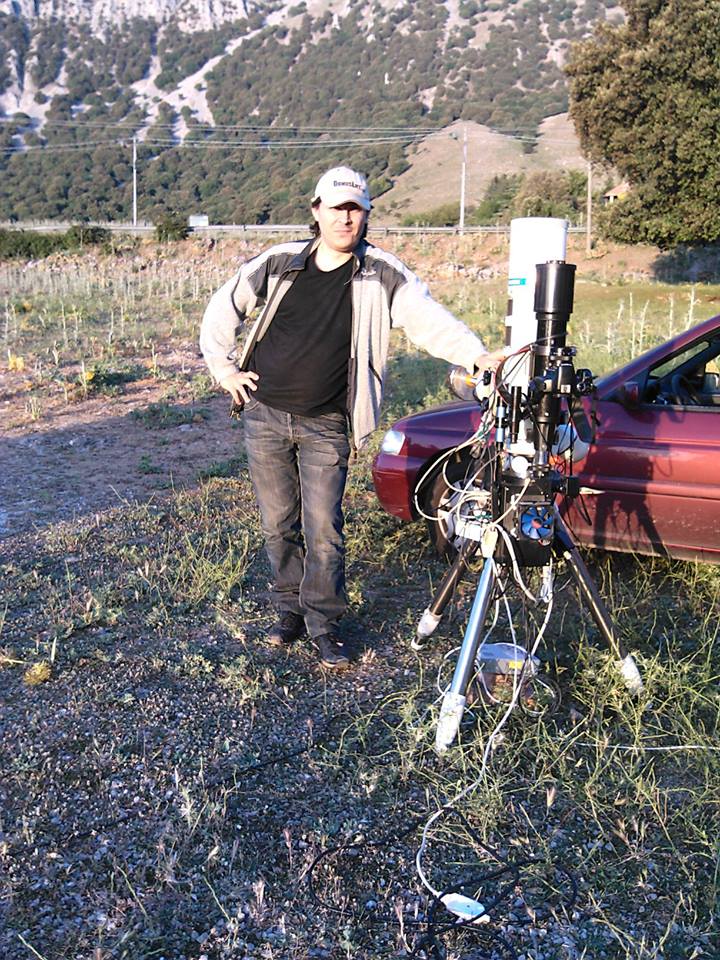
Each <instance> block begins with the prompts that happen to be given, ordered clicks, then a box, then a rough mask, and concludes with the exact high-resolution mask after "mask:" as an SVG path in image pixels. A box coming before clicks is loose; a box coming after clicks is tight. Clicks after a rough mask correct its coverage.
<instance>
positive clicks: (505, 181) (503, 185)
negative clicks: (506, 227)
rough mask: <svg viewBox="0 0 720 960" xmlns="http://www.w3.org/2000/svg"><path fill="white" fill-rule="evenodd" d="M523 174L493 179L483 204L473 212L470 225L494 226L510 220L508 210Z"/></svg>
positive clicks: (502, 175) (507, 174)
mask: <svg viewBox="0 0 720 960" xmlns="http://www.w3.org/2000/svg"><path fill="white" fill-rule="evenodd" d="M522 180H523V178H522V174H512V173H505V174H501V175H500V176H497V177H493V178H492V180H491V181H490V183H489V184H488V186H487V189H486V190H485V196H484V198H483V200H482V202H481V203H480V204H479V206H477V207H476V208H475V210H473V212H472V214H471V216H470V217H469V219H468V223H474V224H492V223H497V222H498V221H499V220H500V221H502V222H505V221H506V220H507V219H508V215H507V214H508V210H509V208H510V204H511V203H512V201H513V199H514V197H515V195H516V193H517V192H518V189H519V187H520V184H521V183H522Z"/></svg>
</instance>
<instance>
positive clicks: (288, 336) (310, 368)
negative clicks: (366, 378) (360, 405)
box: [248, 254, 353, 417]
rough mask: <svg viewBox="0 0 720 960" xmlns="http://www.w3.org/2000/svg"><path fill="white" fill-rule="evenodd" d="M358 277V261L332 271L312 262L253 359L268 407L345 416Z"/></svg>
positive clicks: (310, 414) (312, 414) (258, 392)
mask: <svg viewBox="0 0 720 960" xmlns="http://www.w3.org/2000/svg"><path fill="white" fill-rule="evenodd" d="M352 274H353V259H352V257H351V258H350V260H348V261H347V263H344V264H342V266H340V267H337V268H336V269H335V270H327V271H325V270H319V269H318V267H317V265H316V263H315V256H314V254H313V255H312V256H311V257H309V258H308V261H307V264H306V267H305V269H304V270H302V271H301V272H300V273H299V274H298V276H297V278H296V280H295V281H294V283H293V285H292V286H291V287H290V289H289V290H288V292H287V293H286V294H285V296H284V297H283V299H282V300H281V302H280V305H279V306H278V309H277V313H276V314H275V316H274V317H273V319H272V323H271V324H270V326H269V327H268V329H267V331H266V333H265V336H264V337H263V338H262V340H260V341H259V342H258V344H257V345H256V346H255V349H254V350H253V352H252V355H251V357H250V362H249V365H248V369H249V370H253V371H254V372H255V373H257V374H258V377H259V379H258V381H257V390H256V391H255V392H254V394H253V396H255V397H257V399H258V400H260V401H261V402H262V403H265V404H267V405H268V406H269V407H274V408H275V409H276V410H285V411H286V412H287V413H298V414H301V415H302V416H306V417H319V416H320V415H321V414H323V413H331V412H333V411H338V410H339V411H341V412H343V413H345V411H346V410H347V382H348V363H349V360H350V337H351V331H352V300H351V294H350V288H351V286H352Z"/></svg>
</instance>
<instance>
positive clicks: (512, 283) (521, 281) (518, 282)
mask: <svg viewBox="0 0 720 960" xmlns="http://www.w3.org/2000/svg"><path fill="white" fill-rule="evenodd" d="M526 283H527V280H526V279H525V277H510V279H509V280H508V286H509V287H524V286H525V284H526Z"/></svg>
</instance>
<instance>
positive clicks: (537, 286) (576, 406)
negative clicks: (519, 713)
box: [412, 218, 642, 753]
mask: <svg viewBox="0 0 720 960" xmlns="http://www.w3.org/2000/svg"><path fill="white" fill-rule="evenodd" d="M566 245H567V222H566V221H564V220H556V219H554V218H553V219H551V218H523V219H520V220H514V221H513V222H512V224H511V233H510V269H509V280H508V293H509V300H508V313H507V319H506V345H507V346H508V347H509V350H510V354H509V356H508V357H507V359H506V360H505V361H504V362H503V363H502V364H501V366H500V367H499V368H498V370H497V372H496V374H495V381H494V383H493V382H492V378H491V376H490V375H489V374H487V373H486V374H484V375H482V376H479V377H472V376H468V375H467V374H466V373H465V372H462V373H461V372H460V371H459V368H458V369H456V370H455V371H453V372H452V374H451V386H452V387H453V388H454V389H455V390H456V392H457V393H458V395H461V396H462V397H463V398H464V399H467V398H469V397H470V396H471V397H472V398H473V399H474V400H476V401H477V402H478V404H480V407H481V410H482V412H483V420H482V424H481V427H480V429H479V431H478V433H477V434H476V436H475V438H474V440H472V441H469V442H468V443H469V448H470V465H469V468H468V471H467V474H466V482H465V484H464V485H463V487H462V496H461V497H459V498H458V503H457V505H456V507H455V510H456V516H455V518H454V521H455V532H456V534H457V535H458V536H459V537H460V538H461V540H460V542H461V546H460V549H459V551H458V554H457V557H456V559H455V561H454V563H453V564H452V566H451V567H450V569H449V570H448V572H447V573H446V575H445V576H444V577H443V579H442V581H441V583H440V585H439V587H438V589H437V591H436V593H435V596H434V597H433V599H432V602H431V603H430V605H429V606H428V608H427V609H426V610H425V612H424V613H423V616H422V618H421V620H420V622H419V624H418V626H417V633H416V638H415V640H414V641H413V644H412V645H413V647H414V648H415V649H418V650H419V649H422V648H423V647H425V646H426V645H427V642H428V640H429V638H430V637H431V635H432V634H433V632H434V631H435V629H436V627H437V626H438V624H439V622H440V620H441V618H442V615H443V611H444V610H445V608H446V607H447V604H448V602H449V600H450V598H451V597H452V595H453V593H454V591H455V588H456V586H457V584H458V582H459V581H460V579H461V577H462V576H463V574H464V573H465V572H466V571H467V569H468V567H469V565H470V563H471V561H472V560H473V559H474V558H475V557H477V556H479V557H481V558H482V561H483V562H482V570H481V572H480V576H479V580H478V584H477V589H476V592H475V597H474V600H473V604H472V608H471V611H470V616H469V619H468V623H467V626H466V629H465V633H464V637H463V642H462V645H461V647H460V651H459V654H458V657H457V662H456V665H455V669H454V673H453V678H452V681H451V683H450V685H449V686H448V688H447V689H446V690H445V692H444V696H443V700H442V706H441V709H440V716H439V720H438V725H437V731H436V738H435V749H436V751H437V752H438V753H444V752H445V751H447V749H448V748H449V747H450V745H451V744H452V743H453V741H454V740H455V738H456V737H457V735H458V732H459V730H460V725H461V722H462V718H463V714H464V712H465V708H466V703H467V695H468V687H469V684H470V682H471V680H472V678H473V676H474V675H476V674H478V675H480V676H481V678H484V680H483V682H484V683H485V684H486V683H487V679H486V678H487V676H488V675H491V676H493V677H497V676H499V675H501V674H502V675H504V676H509V677H510V678H511V680H512V685H513V689H514V691H515V692H516V695H517V694H519V693H520V691H521V688H522V686H523V685H524V684H527V683H529V682H530V681H531V680H533V678H536V677H537V672H538V663H539V661H538V660H537V658H536V657H535V656H534V649H536V648H537V643H536V644H535V648H533V649H529V648H526V647H524V646H523V645H521V644H519V643H517V642H516V640H515V638H514V637H513V643H512V644H507V643H501V644H489V643H486V642H484V641H483V636H484V630H483V628H484V624H485V622H486V620H487V619H488V615H489V613H490V610H491V608H492V606H493V604H499V603H500V599H501V597H502V598H505V600H506V596H507V587H508V586H509V584H511V583H512V582H515V583H516V584H518V585H519V587H520V589H521V590H522V591H523V592H524V594H525V595H526V600H527V599H529V600H530V602H531V603H533V604H535V605H537V606H540V607H543V606H544V607H546V608H547V610H548V613H549V609H550V607H551V601H552V592H553V584H554V563H555V561H562V562H564V563H565V564H566V565H567V567H568V569H569V571H570V573H571V574H572V577H573V580H574V581H575V584H576V586H577V588H578V591H579V594H580V596H581V598H582V599H583V601H584V602H585V603H586V604H587V606H588V608H589V610H590V613H591V615H592V617H593V619H594V621H595V623H596V625H597V627H598V629H599V631H600V633H601V635H602V637H603V639H604V640H605V642H606V643H607V645H608V647H609V649H610V651H611V653H612V656H613V658H614V659H615V660H616V661H617V664H618V666H619V669H620V673H621V676H622V678H623V680H624V682H625V684H626V686H627V687H628V689H629V690H630V691H632V692H633V693H638V692H639V691H640V690H642V679H641V677H640V673H639V671H638V668H637V666H636V664H635V661H634V659H633V657H632V656H631V655H630V654H629V653H628V651H627V650H626V649H625V647H624V645H623V643H622V640H621V639H620V637H619V636H618V634H617V632H616V630H615V628H614V626H613V623H612V620H611V617H610V614H609V612H608V610H607V607H606V606H605V604H604V602H603V599H602V597H601V596H600V593H599V591H598V589H597V587H596V585H595V583H594V581H593V579H592V576H591V575H590V572H589V570H588V568H587V566H586V564H585V562H584V561H583V559H582V557H581V555H580V553H579V551H578V549H577V547H576V546H575V544H574V543H573V540H572V537H571V535H570V533H569V531H568V529H567V527H566V526H565V524H564V523H563V520H562V518H561V516H560V513H559V511H558V506H557V500H558V498H559V497H560V496H564V497H575V496H577V495H578V494H579V492H580V490H579V483H578V480H577V478H576V477H574V476H573V475H572V463H573V460H574V459H579V458H580V457H581V456H583V455H584V453H585V452H586V451H587V447H588V445H589V443H590V442H591V441H592V431H591V426H590V423H589V420H588V418H587V415H586V413H585V406H584V402H583V399H584V398H586V397H589V396H591V394H592V393H593V390H594V385H593V376H592V373H591V372H590V371H589V370H587V369H576V368H575V363H574V357H575V354H576V350H575V348H574V347H572V346H568V344H567V333H568V324H569V321H570V317H571V314H572V311H573V300H574V285H575V272H576V267H575V265H574V264H572V263H567V262H566V259H565V255H566ZM467 445H468V444H465V445H464V446H467ZM453 452H455V451H453ZM420 483H422V480H421V481H420ZM529 568H538V569H539V570H540V572H541V581H542V586H541V588H540V590H539V592H538V594H537V596H535V595H534V594H533V593H532V592H531V591H529V590H528V588H527V585H526V584H525V582H524V579H523V571H526V570H528V569H529ZM546 620H547V618H546ZM542 630H544V626H543V628H542ZM542 630H541V633H540V634H539V636H538V638H537V642H538V643H539V640H540V637H541V635H542ZM487 632H489V631H487ZM488 664H490V665H491V668H490V669H488ZM492 671H496V672H495V673H492ZM533 682H537V680H536V679H535V680H533ZM486 690H487V685H486Z"/></svg>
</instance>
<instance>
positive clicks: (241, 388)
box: [220, 370, 258, 404]
mask: <svg viewBox="0 0 720 960" xmlns="http://www.w3.org/2000/svg"><path fill="white" fill-rule="evenodd" d="M257 379H258V375H257V374H256V373H253V372H252V370H238V371H237V373H231V374H230V376H229V377H225V379H224V380H221V381H220V386H221V387H222V388H223V390H227V392H228V393H229V394H230V395H231V396H232V398H233V400H234V401H235V403H239V404H243V403H247V402H248V400H249V399H250V397H251V395H252V394H251V391H253V390H257V384H256V382H255V381H256V380H257Z"/></svg>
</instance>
